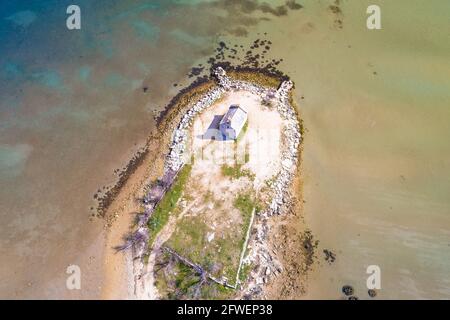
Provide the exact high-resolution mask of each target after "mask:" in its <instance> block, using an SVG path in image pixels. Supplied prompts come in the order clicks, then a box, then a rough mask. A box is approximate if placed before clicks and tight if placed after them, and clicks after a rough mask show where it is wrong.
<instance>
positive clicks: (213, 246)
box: [118, 67, 302, 299]
mask: <svg viewBox="0 0 450 320" xmlns="http://www.w3.org/2000/svg"><path fill="white" fill-rule="evenodd" d="M236 75H238V76H236ZM251 77H253V79H256V81H252V80H251V79H249V78H251ZM212 78H213V79H214V80H213V81H212V82H209V83H208V84H207V85H204V84H203V85H196V86H193V87H192V88H191V89H190V90H188V91H186V92H183V93H182V94H183V97H181V98H180V97H178V99H177V101H178V102H180V101H181V103H178V105H177V107H176V108H175V107H174V108H173V109H174V110H177V111H175V112H173V113H172V114H167V115H165V121H166V122H165V123H164V124H161V125H166V130H165V131H166V132H167V131H169V129H170V128H171V125H172V126H173V124H175V125H174V127H173V129H172V130H171V133H172V135H171V136H170V137H169V138H167V137H166V141H168V146H169V147H168V152H167V154H166V155H165V156H164V161H163V166H162V174H161V175H160V176H159V177H158V179H155V180H153V181H150V182H149V183H147V185H146V187H145V188H144V190H143V193H142V197H141V198H142V209H143V210H142V212H141V213H140V214H138V216H137V222H136V224H135V226H134V231H133V233H132V234H131V235H130V236H128V237H127V241H126V243H125V244H124V245H123V246H121V247H119V248H118V250H124V249H131V251H132V256H133V273H134V278H135V291H136V295H137V296H138V297H141V298H150V299H218V298H219V299H230V298H261V297H262V294H263V287H264V285H265V284H267V283H268V282H269V281H270V278H271V277H272V276H276V275H277V274H280V273H282V271H283V266H282V264H281V263H280V262H279V261H278V260H277V259H276V258H275V257H274V255H273V252H272V251H273V250H271V249H270V246H269V245H268V243H267V239H268V236H269V232H270V223H269V221H270V219H271V217H272V216H274V215H279V214H282V213H283V212H285V211H286V210H288V209H289V208H290V207H292V206H293V202H294V199H293V198H292V197H291V196H290V190H289V189H290V187H291V185H292V180H293V178H294V177H295V175H296V172H297V169H298V167H297V163H298V161H299V146H300V143H301V138H302V128H301V122H300V121H299V118H298V115H297V113H296V111H295V108H294V107H293V102H292V101H293V99H292V92H291V91H292V88H293V83H292V82H291V81H290V80H288V79H285V80H283V81H278V82H277V81H274V79H273V78H271V77H269V76H267V75H264V74H258V72H257V71H252V72H242V73H239V72H236V71H233V70H231V75H230V76H229V75H228V74H227V72H226V71H225V70H224V69H223V68H222V67H216V68H215V69H214V70H213V77H212ZM199 89H200V90H199ZM186 95H188V96H189V98H188V99H185V98H184V97H185V96H186ZM162 123H163V122H162Z"/></svg>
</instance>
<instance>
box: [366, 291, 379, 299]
mask: <svg viewBox="0 0 450 320" xmlns="http://www.w3.org/2000/svg"><path fill="white" fill-rule="evenodd" d="M367 293H368V294H369V297H371V298H375V297H376V296H377V291H376V290H374V289H369V291H367Z"/></svg>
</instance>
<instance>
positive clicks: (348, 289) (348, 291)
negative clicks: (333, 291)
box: [342, 285, 354, 296]
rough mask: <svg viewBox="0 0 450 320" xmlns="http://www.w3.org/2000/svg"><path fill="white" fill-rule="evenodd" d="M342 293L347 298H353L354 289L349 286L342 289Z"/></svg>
mask: <svg viewBox="0 0 450 320" xmlns="http://www.w3.org/2000/svg"><path fill="white" fill-rule="evenodd" d="M342 292H343V293H344V294H345V295H346V296H351V295H352V294H353V292H354V290H353V287H352V286H349V285H345V286H343V287H342Z"/></svg>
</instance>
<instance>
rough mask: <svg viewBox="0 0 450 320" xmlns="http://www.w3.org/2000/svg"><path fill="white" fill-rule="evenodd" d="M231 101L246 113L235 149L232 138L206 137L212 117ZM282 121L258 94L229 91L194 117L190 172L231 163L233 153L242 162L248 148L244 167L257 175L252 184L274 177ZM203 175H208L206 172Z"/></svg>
mask: <svg viewBox="0 0 450 320" xmlns="http://www.w3.org/2000/svg"><path fill="white" fill-rule="evenodd" d="M232 104H239V105H240V106H241V107H243V108H244V109H245V110H246V111H247V113H248V121H247V122H248V128H247V131H246V132H245V135H243V136H242V141H241V140H240V141H239V143H238V148H237V150H236V149H235V146H234V145H235V142H234V141H212V140H211V139H210V138H209V137H211V133H212V131H211V129H210V127H211V124H212V123H213V122H214V121H215V120H214V119H215V118H220V117H222V116H223V115H224V114H225V113H226V112H227V110H228V108H229V107H230V105H232ZM282 125H283V120H282V119H281V117H280V115H279V113H278V112H277V111H276V110H272V109H269V108H268V107H265V106H263V105H261V99H260V98H259V97H258V96H257V95H255V94H252V93H250V92H246V91H236V92H230V93H228V94H227V95H226V96H225V97H224V98H223V99H221V100H220V101H219V102H217V103H216V104H214V105H213V106H211V107H210V108H208V109H207V110H205V111H204V112H203V113H202V114H201V115H199V116H198V117H197V119H196V120H195V121H194V124H193V126H192V137H193V138H192V150H193V152H194V154H195V155H196V157H195V164H194V167H193V173H194V174H195V173H196V172H197V173H198V174H200V173H201V172H203V173H211V169H217V170H220V165H222V164H224V163H227V164H232V163H233V161H234V160H233V158H234V156H235V155H236V157H237V161H238V163H244V162H245V161H244V160H245V159H244V157H245V153H246V152H248V154H249V161H248V163H246V164H245V165H244V166H243V169H250V170H251V171H252V172H253V173H254V174H255V175H256V177H255V188H259V187H260V186H261V183H263V182H264V180H267V179H270V178H271V177H273V176H274V175H275V174H276V173H277V172H278V170H279V168H280V162H279V159H280V143H281V128H282ZM197 155H201V157H199V156H197ZM205 177H206V179H210V178H209V176H208V175H205ZM205 182H206V181H205Z"/></svg>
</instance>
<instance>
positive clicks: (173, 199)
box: [148, 164, 192, 247]
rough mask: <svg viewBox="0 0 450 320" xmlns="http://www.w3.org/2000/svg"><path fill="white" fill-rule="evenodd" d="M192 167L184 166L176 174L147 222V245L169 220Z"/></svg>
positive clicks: (151, 243) (151, 242)
mask: <svg viewBox="0 0 450 320" xmlns="http://www.w3.org/2000/svg"><path fill="white" fill-rule="evenodd" d="M191 169H192V165H190V164H186V165H184V167H183V168H182V169H181V171H180V172H179V173H178V177H177V178H176V181H175V182H174V183H173V185H172V187H171V188H170V190H169V191H167V192H166V194H165V195H164V197H163V198H162V200H161V201H160V202H159V204H158V206H157V207H156V209H155V211H154V212H153V214H152V216H151V218H150V219H149V221H148V228H149V232H150V238H149V245H150V247H151V246H152V245H153V241H154V240H155V238H156V235H157V234H158V232H159V231H161V229H162V228H163V227H164V225H165V224H166V223H167V221H168V220H169V215H170V213H171V212H172V211H173V210H174V209H175V207H176V205H177V202H178V200H179V199H180V197H181V195H182V193H183V190H184V187H185V185H186V182H187V180H188V178H189V175H190V173H191Z"/></svg>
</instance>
